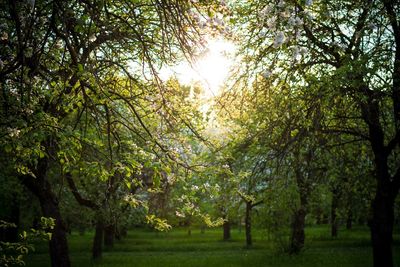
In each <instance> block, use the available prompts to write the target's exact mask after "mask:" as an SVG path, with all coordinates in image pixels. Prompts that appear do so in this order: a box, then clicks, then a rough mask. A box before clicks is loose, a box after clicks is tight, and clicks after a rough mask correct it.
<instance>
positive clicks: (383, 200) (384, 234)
mask: <svg viewBox="0 0 400 267" xmlns="http://www.w3.org/2000/svg"><path fill="white" fill-rule="evenodd" d="M372 214H373V216H372V219H371V221H370V228H371V240H372V250H373V258H374V267H393V254H392V243H393V239H392V236H393V222H394V198H393V197H391V196H387V194H386V192H385V191H383V190H382V188H381V187H379V186H378V188H377V192H376V196H375V199H374V201H373V203H372Z"/></svg>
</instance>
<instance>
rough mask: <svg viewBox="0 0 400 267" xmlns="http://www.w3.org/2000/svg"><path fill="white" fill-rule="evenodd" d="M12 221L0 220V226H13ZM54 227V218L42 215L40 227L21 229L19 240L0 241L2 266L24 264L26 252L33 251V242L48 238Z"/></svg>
mask: <svg viewBox="0 0 400 267" xmlns="http://www.w3.org/2000/svg"><path fill="white" fill-rule="evenodd" d="M15 227H17V226H16V225H15V224H13V223H7V222H6V221H3V220H0V228H3V229H6V228H15ZM53 228H54V219H52V218H45V217H42V218H41V219H40V229H31V230H30V232H26V231H23V232H22V233H21V234H20V237H19V239H20V240H19V242H3V241H0V252H1V255H0V264H1V265H2V266H6V267H8V266H14V265H25V258H26V256H27V254H28V253H32V252H34V251H35V248H34V246H33V245H32V243H33V242H35V241H38V240H50V239H51V230H52V229H53Z"/></svg>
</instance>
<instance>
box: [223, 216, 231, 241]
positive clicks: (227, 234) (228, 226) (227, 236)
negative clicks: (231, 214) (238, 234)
mask: <svg viewBox="0 0 400 267" xmlns="http://www.w3.org/2000/svg"><path fill="white" fill-rule="evenodd" d="M223 228H224V237H223V238H224V241H227V240H230V239H231V223H230V222H229V220H226V221H225V222H224V224H223Z"/></svg>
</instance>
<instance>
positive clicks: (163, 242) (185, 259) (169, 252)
mask: <svg viewBox="0 0 400 267" xmlns="http://www.w3.org/2000/svg"><path fill="white" fill-rule="evenodd" d="M221 236H222V230H221V229H213V230H206V232H205V233H204V234H201V233H200V230H193V231H192V235H191V236H188V235H187V231H186V230H185V229H174V230H173V231H171V232H169V233H155V232H151V231H145V230H132V231H130V232H129V234H128V237H127V238H125V239H124V240H122V241H118V242H117V243H116V244H115V247H114V248H113V249H112V250H109V251H105V252H104V254H103V259H102V260H100V261H98V262H93V261H91V260H90V255H91V254H90V248H91V242H92V237H93V234H92V233H87V234H85V235H84V236H79V235H78V234H76V233H73V234H72V235H71V236H69V244H70V255H71V260H72V266H77V267H80V266H85V267H88V266H104V267H109V266H118V267H124V266H135V267H140V266H146V267H149V266H162V267H168V266H171V267H172V266H173V267H179V266H185V267H186V266H189V267H197V266H199V267H200V266H205V267H213V266H218V267H224V266H232V267H237V266H251V267H253V266H254V267H257V266H271V267H286V266H288V267H289V266H290V267H300V266H310V267H311V266H316V267H320V266H324V267H330V266H332V267H341V266H348V267H350V266H352V267H353V266H360V267H367V266H371V265H372V253H371V246H370V240H369V231H368V229H367V228H366V227H364V228H356V229H353V230H349V231H347V230H342V231H341V232H339V237H338V238H336V239H332V238H331V237H330V236H329V226H318V227H312V228H307V229H306V238H307V239H306V247H305V250H304V252H303V253H301V254H300V255H292V256H289V255H287V254H284V253H279V252H277V250H276V249H275V248H274V246H273V244H272V242H271V241H269V240H267V238H266V234H265V233H263V232H261V231H260V232H257V231H255V232H254V247H253V248H252V249H246V248H245V247H244V233H243V232H241V233H240V232H239V231H238V230H233V231H232V241H229V242H223V241H221ZM47 253H48V252H47V245H46V244H36V252H35V253H34V254H32V255H30V256H29V257H28V258H27V262H26V263H27V265H26V266H28V267H30V266H31V267H33V266H37V267H39V266H40V267H43V266H50V263H49V257H48V254H47ZM394 253H395V262H396V263H395V264H397V265H396V266H397V267H400V235H399V234H396V235H395V248H394Z"/></svg>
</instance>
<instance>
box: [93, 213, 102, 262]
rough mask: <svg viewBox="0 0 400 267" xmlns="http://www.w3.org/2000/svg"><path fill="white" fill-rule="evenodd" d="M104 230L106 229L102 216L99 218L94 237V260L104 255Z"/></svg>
mask: <svg viewBox="0 0 400 267" xmlns="http://www.w3.org/2000/svg"><path fill="white" fill-rule="evenodd" d="M103 231H104V224H103V220H102V219H101V218H100V219H97V221H96V230H95V233H94V238H93V247H92V258H93V259H94V260H95V259H100V258H101V255H102V244H103Z"/></svg>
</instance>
